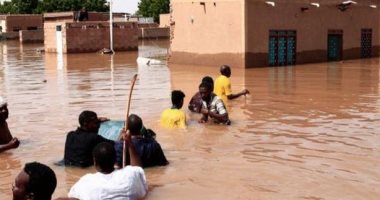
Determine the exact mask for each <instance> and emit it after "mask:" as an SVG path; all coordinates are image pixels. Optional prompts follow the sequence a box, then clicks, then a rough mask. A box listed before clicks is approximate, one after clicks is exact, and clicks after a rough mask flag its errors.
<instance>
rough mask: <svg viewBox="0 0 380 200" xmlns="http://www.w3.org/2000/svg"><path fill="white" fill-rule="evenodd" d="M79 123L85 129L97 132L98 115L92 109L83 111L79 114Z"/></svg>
mask: <svg viewBox="0 0 380 200" xmlns="http://www.w3.org/2000/svg"><path fill="white" fill-rule="evenodd" d="M79 125H80V127H81V128H82V129H84V130H86V131H92V132H98V129H99V126H100V122H99V119H98V115H97V114H96V113H95V112H93V111H89V110H85V111H83V112H82V113H81V114H80V115H79Z"/></svg>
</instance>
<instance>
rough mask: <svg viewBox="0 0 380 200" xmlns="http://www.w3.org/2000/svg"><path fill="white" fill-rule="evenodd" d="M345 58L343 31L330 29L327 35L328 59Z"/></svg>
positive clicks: (337, 59)
mask: <svg viewBox="0 0 380 200" xmlns="http://www.w3.org/2000/svg"><path fill="white" fill-rule="evenodd" d="M342 58H343V31H342V30H329V31H328V37H327V60H328V61H339V60H342Z"/></svg>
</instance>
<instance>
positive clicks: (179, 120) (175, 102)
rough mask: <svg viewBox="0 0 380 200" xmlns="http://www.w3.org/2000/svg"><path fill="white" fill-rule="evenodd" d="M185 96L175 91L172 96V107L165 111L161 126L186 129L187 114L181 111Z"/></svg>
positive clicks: (162, 115)
mask: <svg viewBox="0 0 380 200" xmlns="http://www.w3.org/2000/svg"><path fill="white" fill-rule="evenodd" d="M184 98H185V94H184V93H183V92H182V91H180V90H174V91H173V92H172V95H171V99H172V107H171V108H168V109H165V110H164V111H163V112H162V114H161V117H160V124H161V125H162V126H163V127H166V128H186V114H185V112H183V111H182V110H181V108H182V106H183V99H184Z"/></svg>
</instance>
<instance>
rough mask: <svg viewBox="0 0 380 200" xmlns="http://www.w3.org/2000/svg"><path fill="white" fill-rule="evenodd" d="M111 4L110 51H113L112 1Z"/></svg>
mask: <svg viewBox="0 0 380 200" xmlns="http://www.w3.org/2000/svg"><path fill="white" fill-rule="evenodd" d="M109 2H110V50H111V51H112V53H114V51H113V17H112V0H109Z"/></svg>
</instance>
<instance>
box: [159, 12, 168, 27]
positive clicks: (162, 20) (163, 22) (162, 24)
mask: <svg viewBox="0 0 380 200" xmlns="http://www.w3.org/2000/svg"><path fill="white" fill-rule="evenodd" d="M169 26H170V14H160V27H169Z"/></svg>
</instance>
